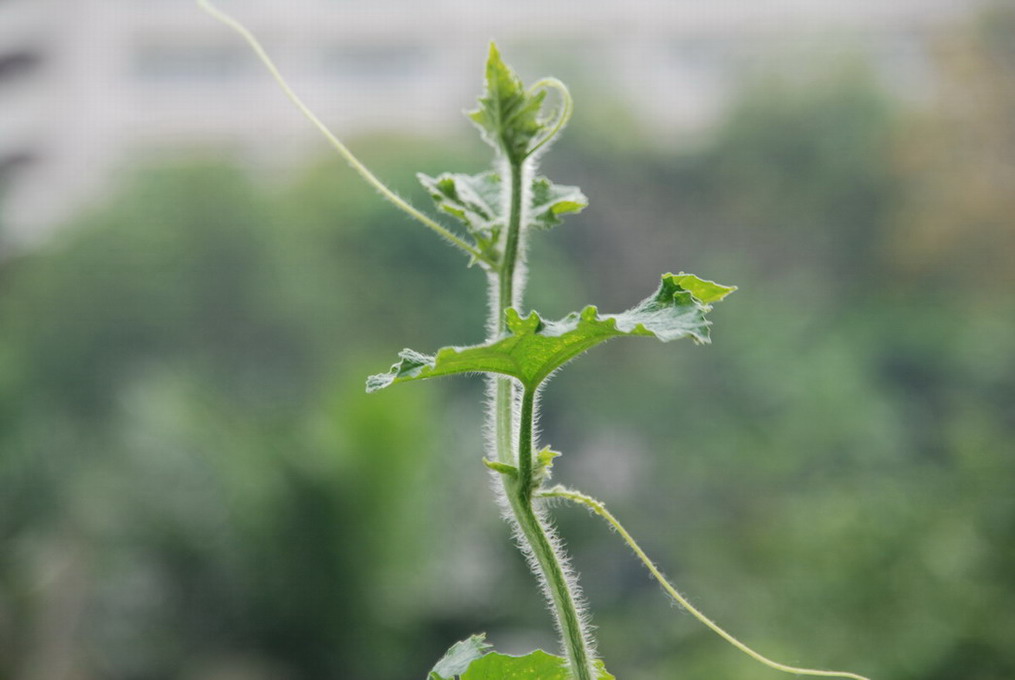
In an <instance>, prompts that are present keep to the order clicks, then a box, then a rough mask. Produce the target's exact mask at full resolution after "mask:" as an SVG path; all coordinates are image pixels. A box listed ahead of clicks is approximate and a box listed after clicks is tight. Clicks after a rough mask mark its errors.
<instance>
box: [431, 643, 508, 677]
mask: <svg viewBox="0 0 1015 680" xmlns="http://www.w3.org/2000/svg"><path fill="white" fill-rule="evenodd" d="M491 648H492V647H491V645H489V644H487V643H486V635H484V634H483V633H480V634H478V635H473V636H472V637H470V638H468V639H467V640H462V641H461V642H456V643H455V644H453V645H452V646H451V649H449V650H448V651H447V652H446V653H445V654H444V656H443V657H441V660H440V661H438V662H437V665H435V666H434V667H433V670H431V671H430V674H429V675H428V676H427V680H453V678H455V677H457V676H460V675H461V674H462V673H464V672H465V671H466V670H467V669H468V668H469V665H470V664H472V662H473V661H476V660H477V659H480V658H482V657H483V656H485V655H486V654H488V653H489V651H490V649H491Z"/></svg>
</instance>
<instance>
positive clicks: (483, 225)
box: [416, 172, 589, 252]
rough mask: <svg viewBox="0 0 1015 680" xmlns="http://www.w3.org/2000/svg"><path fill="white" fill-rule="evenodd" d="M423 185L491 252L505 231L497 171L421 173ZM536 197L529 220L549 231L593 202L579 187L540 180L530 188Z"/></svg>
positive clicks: (418, 176) (434, 198)
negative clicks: (564, 218)
mask: <svg viewBox="0 0 1015 680" xmlns="http://www.w3.org/2000/svg"><path fill="white" fill-rule="evenodd" d="M416 177H417V178H418V179H419V183H420V184H422V185H423V188H425V189H426V190H427V192H428V193H429V194H430V197H431V198H433V200H434V202H435V203H436V204H437V209H438V210H440V211H442V212H445V213H447V214H449V215H452V216H453V217H455V218H456V219H458V220H460V221H461V222H462V224H464V225H465V228H466V229H468V231H469V233H470V234H471V235H472V236H473V238H475V240H476V244H477V245H479V246H480V248H481V249H483V250H484V251H485V252H491V249H492V248H493V247H494V246H495V245H496V243H497V238H498V236H499V235H500V233H501V230H502V229H503V228H504V225H505V223H506V217H505V216H504V203H505V200H504V199H505V197H504V195H503V192H504V191H505V187H504V184H503V181H502V180H501V176H500V175H498V174H497V173H496V172H482V173H480V174H478V175H465V174H461V173H452V172H445V173H443V174H440V175H438V176H437V177H430V176H429V175H424V174H423V173H419V174H418V175H416ZM530 188H531V192H530V195H531V196H532V199H531V202H530V204H529V210H528V211H527V212H526V219H527V222H528V224H529V225H530V226H533V227H537V228H539V229H549V228H551V227H555V226H557V225H558V224H561V223H562V222H563V220H562V219H561V218H560V216H561V215H566V214H569V213H577V212H581V211H582V209H583V208H585V207H586V206H588V204H589V201H588V199H587V198H585V195H584V194H583V193H582V192H581V189H579V188H578V187H573V186H567V185H563V184H554V183H553V182H551V181H550V180H549V179H547V178H546V177H536V178H534V179H533V180H532V184H531V185H530Z"/></svg>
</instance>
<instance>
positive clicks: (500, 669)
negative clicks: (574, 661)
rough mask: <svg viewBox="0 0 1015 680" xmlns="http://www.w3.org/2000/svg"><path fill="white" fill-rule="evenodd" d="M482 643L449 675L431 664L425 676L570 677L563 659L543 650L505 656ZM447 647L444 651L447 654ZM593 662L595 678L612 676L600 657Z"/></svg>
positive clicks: (466, 679)
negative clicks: (478, 650) (476, 652)
mask: <svg viewBox="0 0 1015 680" xmlns="http://www.w3.org/2000/svg"><path fill="white" fill-rule="evenodd" d="M476 637H479V638H480V640H482V636H473V638H470V640H472V639H474V638H476ZM466 642H469V640H466V641H465V642H459V643H458V645H455V647H452V648H451V651H454V650H455V648H456V647H458V646H459V645H463V644H465V643H466ZM486 647H487V645H484V651H483V653H482V654H480V655H479V656H476V657H474V658H473V659H472V660H471V661H470V662H469V663H467V664H466V666H465V667H463V668H462V670H460V671H456V672H455V673H453V674H451V675H446V674H438V668H437V667H436V666H435V667H434V669H433V671H431V672H430V676H429V678H428V680H571V677H572V676H571V673H570V672H569V671H568V669H567V663H566V662H565V661H564V659H562V658H561V657H559V656H554V655H552V654H547V653H546V652H544V651H542V650H541V649H537V650H536V651H534V652H531V653H529V654H526V655H525V656H509V655H507V654H500V653H497V652H491V653H486V651H485V649H486ZM451 651H449V652H448V654H451ZM445 658H447V657H445ZM441 661H442V662H443V661H444V659H442V660H441ZM594 665H595V668H596V671H597V678H598V680H616V678H614V677H613V676H612V675H610V674H609V673H608V672H607V671H606V667H605V666H604V665H603V662H602V661H596V662H595V664H594ZM458 667H459V666H456V668H458Z"/></svg>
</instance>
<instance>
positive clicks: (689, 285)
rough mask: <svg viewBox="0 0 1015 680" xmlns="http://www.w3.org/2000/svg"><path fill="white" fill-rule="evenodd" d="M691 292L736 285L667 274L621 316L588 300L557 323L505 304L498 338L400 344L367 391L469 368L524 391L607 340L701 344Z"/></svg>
mask: <svg viewBox="0 0 1015 680" xmlns="http://www.w3.org/2000/svg"><path fill="white" fill-rule="evenodd" d="M692 290H696V291H698V292H699V293H701V294H702V295H704V296H705V297H706V298H708V299H709V300H711V301H713V302H715V301H719V300H721V299H722V298H724V297H725V296H726V295H728V294H729V293H731V292H732V291H734V290H736V288H735V287H731V286H721V285H719V284H717V283H714V282H711V281H705V280H703V279H699V278H698V277H697V276H694V275H693V274H684V273H680V274H666V275H664V276H663V277H662V282H661V283H660V285H659V289H658V290H657V291H656V292H655V293H654V294H653V295H652V296H650V297H648V298H646V299H644V300H642V301H641V302H640V303H638V304H637V305H636V306H635V307H633V308H631V309H629V310H627V311H626V312H622V313H620V314H600V313H599V311H598V310H597V309H596V308H595V307H592V306H589V307H586V308H585V309H583V310H582V311H581V312H573V313H571V314H569V315H567V316H566V317H564V318H563V319H561V320H559V321H545V320H543V318H542V317H540V316H539V314H538V313H536V312H531V313H529V315H528V316H525V317H522V316H519V315H518V312H517V311H515V310H514V309H508V310H507V312H506V320H507V327H508V332H507V333H505V334H504V335H503V336H501V337H500V338H498V339H497V340H494V341H492V342H488V343H484V344H482V345H473V346H471V347H464V348H458V347H445V348H443V349H441V350H439V351H438V352H437V354H436V355H434V356H428V355H425V354H420V353H419V352H414V351H413V350H408V349H407V350H403V351H402V353H401V354H400V355H399V357H400V361H399V362H398V363H396V364H395V365H394V366H392V367H391V370H390V371H389V372H387V373H381V374H378V375H373V376H370V377H369V378H367V391H368V392H373V391H375V390H379V389H382V388H384V387H387V386H388V385H391V384H393V383H397V382H408V381H410V380H422V379H425V378H436V377H440V376H445V375H453V374H456V373H475V372H484V373H499V374H502V375H507V376H511V377H513V378H516V379H517V380H518V381H519V382H521V383H522V385H523V386H524V387H525V388H526V389H534V388H535V387H537V386H538V385H539V384H540V383H541V382H542V381H543V380H545V379H546V378H547V377H548V376H549V375H550V374H551V373H553V371H555V370H557V369H558V368H560V367H561V366H563V365H564V364H566V363H567V362H568V361H570V360H571V359H573V358H575V357H576V356H578V355H579V354H581V353H582V352H585V351H586V350H588V349H590V348H592V347H594V346H595V345H598V344H599V343H601V342H605V341H606V340H609V339H611V338H616V337H620V336H648V337H654V338H657V339H659V340H662V341H663V342H669V341H671V340H677V339H679V338H685V337H689V338H691V339H692V340H694V341H695V342H696V343H699V344H701V343H707V342H708V341H709V335H708V327H709V325H710V324H711V322H710V321H708V320H707V319H705V315H706V314H707V313H708V312H709V311H710V310H711V307H710V306H709V305H708V304H707V303H706V302H704V301H702V300H700V299H699V298H697V297H696V296H695V295H694V294H693V293H692V292H691V291H692Z"/></svg>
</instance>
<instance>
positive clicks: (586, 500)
mask: <svg viewBox="0 0 1015 680" xmlns="http://www.w3.org/2000/svg"><path fill="white" fill-rule="evenodd" d="M539 496H540V497H541V498H560V499H564V500H568V501H571V502H573V503H579V504H581V505H585V506H586V507H587V508H589V509H590V510H592V512H594V513H595V514H597V515H599V516H600V517H602V518H603V519H604V520H606V521H607V522H608V523H609V525H610V526H611V527H612V528H613V529H614V530H615V531H616V532H617V533H618V534H620V537H621V538H623V539H624V542H625V543H627V545H628V547H629V548H631V550H632V551H633V552H634V554H635V555H636V556H637V557H638V559H640V560H641V561H642V564H644V565H645V567H646V568H647V569H648V570H649V572H650V573H651V574H652V576H653V578H655V579H656V580H657V581H658V582H659V584H660V585H661V586H662V587H663V590H665V591H666V593H667V594H668V595H669V596H670V597H672V598H673V599H674V600H675V601H676V602H677V604H679V605H680V606H681V607H683V608H684V609H686V610H687V611H688V612H690V613H691V615H692V616H693V617H694V618H696V619H698V621H700V622H701V623H703V624H704V625H706V626H708V627H709V628H710V629H711V630H712V631H713V632H714V633H715V634H716V635H718V636H719V637H721V638H722V639H724V640H726V642H728V643H730V644H731V645H733V646H734V647H736V648H737V649H739V650H740V651H741V652H743V653H744V654H746V655H747V656H749V657H751V658H752V659H754V660H755V661H757V662H759V663H761V664H764V665H766V666H768V667H769V668H774V669H775V670H777V671H782V672H784V673H791V674H793V675H810V676H816V677H825V678H851V679H852V680H869V678H867V677H865V676H863V675H857V674H856V673H849V672H845V671H824V670H817V669H813V668H798V667H796V666H788V665H786V664H784V663H779V662H778V661H773V660H772V659H769V658H768V657H766V656H764V655H762V654H760V653H758V652H756V651H754V650H753V649H751V648H750V647H748V646H747V645H745V644H744V643H743V642H741V641H740V640H738V639H737V638H735V637H733V635H731V634H730V633H728V632H726V630H725V629H723V628H721V627H720V626H719V624H717V623H715V622H714V621H712V619H710V618H708V617H707V616H705V615H704V614H703V613H702V612H701V611H700V610H698V609H697V608H696V607H695V606H694V605H692V604H691V603H690V602H689V601H688V600H687V598H686V597H684V596H683V595H681V594H680V592H679V591H678V590H677V589H676V588H674V587H673V585H672V584H670V582H669V581H667V580H666V577H665V576H663V574H662V572H660V571H659V568H658V567H656V565H655V563H654V562H652V560H650V559H649V557H648V555H646V554H645V551H644V550H642V549H641V546H639V545H638V543H637V542H636V541H635V540H634V538H633V537H632V536H631V534H630V533H628V531H627V529H625V528H624V526H623V525H622V524H621V523H620V522H619V521H618V520H617V518H616V517H614V516H613V514H612V513H610V511H609V510H607V509H606V506H605V505H603V503H602V502H601V501H598V500H596V499H595V498H593V497H592V496H587V495H585V494H583V493H581V492H579V491H574V490H571V489H567V488H565V487H563V486H555V487H553V488H552V489H548V490H547V491H543V492H541V493H539Z"/></svg>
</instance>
